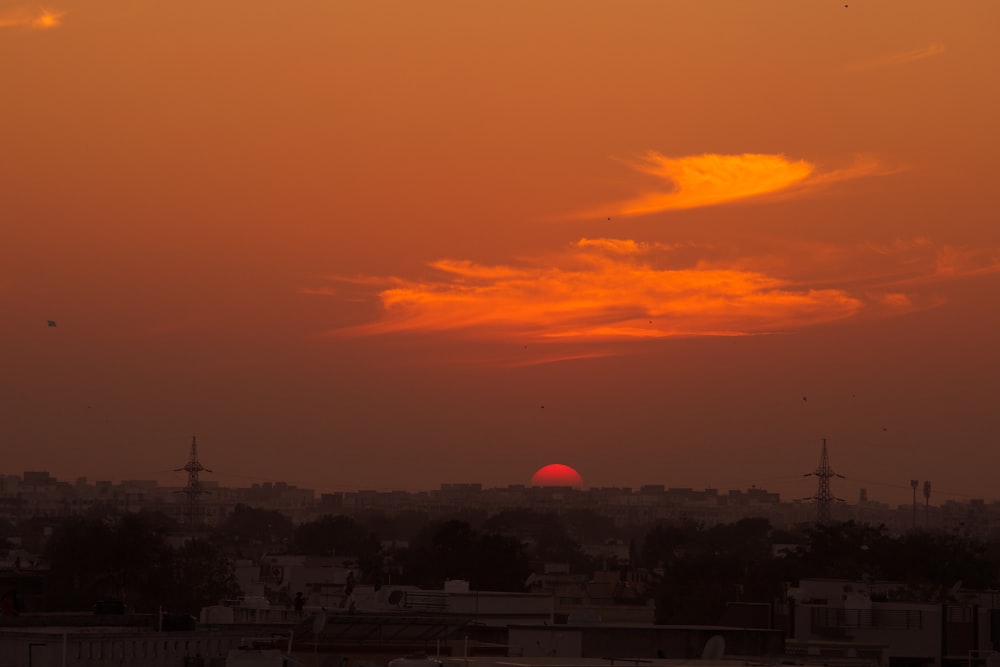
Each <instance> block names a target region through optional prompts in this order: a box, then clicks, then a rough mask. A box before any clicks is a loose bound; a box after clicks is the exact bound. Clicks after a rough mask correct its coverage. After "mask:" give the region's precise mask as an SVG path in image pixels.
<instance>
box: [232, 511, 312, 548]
mask: <svg viewBox="0 0 1000 667" xmlns="http://www.w3.org/2000/svg"><path fill="white" fill-rule="evenodd" d="M292 532H293V525H292V520H291V519H289V518H288V517H287V516H285V515H284V514H282V513H281V512H278V511H277V510H265V509H261V508H259V507H250V506H249V505H244V504H242V503H240V504H239V505H237V506H236V507H234V508H233V511H232V512H230V514H229V515H228V516H227V517H226V519H225V521H223V522H222V524H221V525H220V526H219V527H218V528H216V529H215V531H214V532H213V533H212V540H213V541H215V542H216V543H219V544H223V545H227V546H237V547H242V546H273V545H285V544H287V543H288V541H289V540H290V539H291V537H292Z"/></svg>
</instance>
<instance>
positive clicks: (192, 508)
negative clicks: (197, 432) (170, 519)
mask: <svg viewBox="0 0 1000 667" xmlns="http://www.w3.org/2000/svg"><path fill="white" fill-rule="evenodd" d="M181 471H184V472H186V473H187V474H188V481H187V486H185V487H184V488H183V489H181V493H183V494H185V495H186V496H187V511H186V514H185V516H186V523H187V526H188V528H194V527H195V526H197V525H198V524H200V523H201V519H202V516H201V498H200V496H201V495H202V494H203V493H208V491H206V490H205V489H203V488H202V486H201V482H200V481H198V473H200V472H212V471H211V470H209V469H208V468H206V467H205V466H203V465H202V464H201V461H199V460H198V438H196V437H195V436H191V455H190V456H189V457H188V462H187V464H185V466H184V467H183V468H177V469H176V470H175V471H174V472H181Z"/></svg>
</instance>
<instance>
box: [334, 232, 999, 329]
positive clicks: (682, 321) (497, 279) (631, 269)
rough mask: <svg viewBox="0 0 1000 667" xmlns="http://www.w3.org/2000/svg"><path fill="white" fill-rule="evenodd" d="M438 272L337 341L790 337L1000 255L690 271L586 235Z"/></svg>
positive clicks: (895, 256)
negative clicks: (548, 250)
mask: <svg viewBox="0 0 1000 667" xmlns="http://www.w3.org/2000/svg"><path fill="white" fill-rule="evenodd" d="M701 250H702V251H705V254H707V252H708V251H709V250H710V249H708V248H701ZM781 250H783V251H784V253H782V252H780V251H781ZM781 255H783V259H781V260H779V259H776V257H777V256H781ZM431 266H432V267H433V269H435V272H436V274H437V277H436V278H435V279H432V280H425V281H415V280H405V279H401V278H383V279H381V280H382V283H383V285H384V286H385V288H384V289H382V290H381V291H380V292H379V294H378V298H379V300H380V301H381V305H382V315H381V317H380V319H378V320H377V321H374V322H370V323H367V324H362V325H358V326H354V327H350V328H347V329H341V330H338V331H337V332H336V333H337V334H338V335H344V336H371V335H384V334H399V333H425V334H446V335H449V336H456V337H459V338H463V339H469V340H492V341H497V340H515V341H518V342H522V341H523V342H533V343H542V342H596V343H615V342H623V341H630V340H632V341H634V340H651V339H663V338H671V337H679V336H745V335H760V334H769V333H787V332H794V331H798V330H802V329H805V328H808V327H814V326H818V325H823V324H829V323H832V322H837V321H843V320H847V319H851V318H857V317H862V316H871V317H879V316H890V315H895V314H900V313H904V312H912V311H913V310H916V309H920V308H925V307H930V306H933V305H937V304H938V303H940V300H939V299H937V298H935V297H934V295H932V294H928V293H927V290H926V289H924V288H926V286H927V285H933V284H937V283H940V282H941V281H943V280H950V279H955V278H959V277H968V276H975V275H984V274H986V273H1000V261H998V259H997V258H996V256H995V253H991V252H988V251H982V250H966V249H959V248H954V247H950V246H941V247H938V246H935V245H934V244H932V243H930V242H929V241H927V240H926V239H914V240H911V241H898V242H896V243H894V244H890V245H887V246H876V245H873V244H860V245H857V246H853V247H834V246H826V245H822V244H812V245H810V246H799V247H786V248H783V249H779V252H778V253H777V254H771V255H761V256H758V257H720V258H714V259H713V258H704V259H697V260H694V261H692V260H687V261H686V263H684V264H681V262H680V260H679V255H678V248H677V246H671V245H664V244H656V243H642V242H638V241H633V240H624V239H610V238H597V239H591V238H584V239H581V240H580V241H578V242H576V243H575V244H573V245H572V246H570V247H569V248H567V249H566V250H565V251H564V252H562V253H558V254H553V255H548V256H545V257H538V258H535V259H533V260H530V261H527V262H523V263H521V265H519V266H506V265H501V266H487V265H482V264H477V263H475V262H471V261H467V260H439V261H436V262H433V263H432V264H431ZM359 282H361V283H363V284H371V282H372V279H371V278H364V279H361V280H360V281H359Z"/></svg>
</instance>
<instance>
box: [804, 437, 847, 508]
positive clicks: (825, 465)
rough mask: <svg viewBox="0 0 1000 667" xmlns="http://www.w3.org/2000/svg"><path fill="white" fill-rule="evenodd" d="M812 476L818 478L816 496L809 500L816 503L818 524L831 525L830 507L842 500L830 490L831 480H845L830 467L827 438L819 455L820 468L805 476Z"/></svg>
mask: <svg viewBox="0 0 1000 667" xmlns="http://www.w3.org/2000/svg"><path fill="white" fill-rule="evenodd" d="M810 475H814V476H815V477H817V478H818V483H817V485H816V495H815V496H813V497H812V498H809V499H808V500H815V501H816V523H830V506H831V505H832V504H833V502H834V501H835V500H840V498H836V497H834V495H833V491H831V490H830V478H831V477H840V478H841V479H843V478H844V476H843V475H839V474H837V473H835V472H834V471H833V468H831V467H830V457H829V456H828V455H827V453H826V438H823V449H822V451H821V453H820V455H819V466H818V467H817V468H816V470H814V471H812V472H807V473H806V474H805V476H806V477H809V476H810Z"/></svg>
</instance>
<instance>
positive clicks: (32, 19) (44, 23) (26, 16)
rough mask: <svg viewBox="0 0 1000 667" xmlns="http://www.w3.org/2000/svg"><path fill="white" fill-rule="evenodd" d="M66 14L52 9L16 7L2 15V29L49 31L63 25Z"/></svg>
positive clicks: (0, 16)
mask: <svg viewBox="0 0 1000 667" xmlns="http://www.w3.org/2000/svg"><path fill="white" fill-rule="evenodd" d="M65 14H66V12H59V11H53V10H50V9H33V8H29V7H16V8H13V9H9V10H7V11H5V12H3V13H0V28H31V29H35V30H48V29H50V28H56V27H58V26H60V25H62V17H63V16H65Z"/></svg>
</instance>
